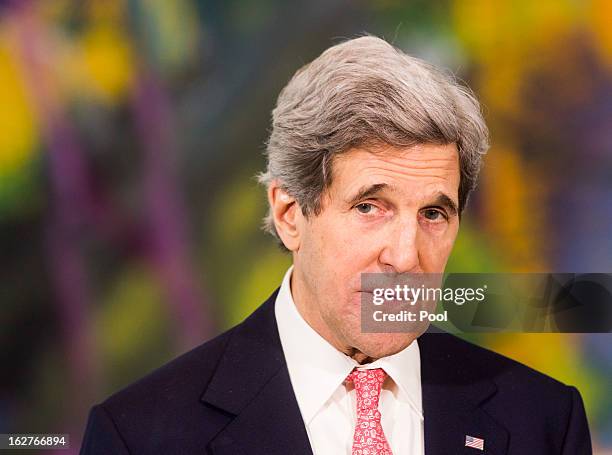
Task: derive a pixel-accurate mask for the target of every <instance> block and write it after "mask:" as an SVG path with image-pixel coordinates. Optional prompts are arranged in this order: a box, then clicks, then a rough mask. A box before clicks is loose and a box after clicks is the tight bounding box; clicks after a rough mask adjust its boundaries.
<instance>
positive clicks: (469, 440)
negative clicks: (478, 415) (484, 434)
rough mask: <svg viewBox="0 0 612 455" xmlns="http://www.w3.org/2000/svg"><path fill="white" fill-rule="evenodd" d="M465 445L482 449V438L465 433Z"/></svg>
mask: <svg viewBox="0 0 612 455" xmlns="http://www.w3.org/2000/svg"><path fill="white" fill-rule="evenodd" d="M465 446H466V447H472V448H474V449H478V450H484V439H481V438H475V437H474V436H469V435H467V434H466V435H465Z"/></svg>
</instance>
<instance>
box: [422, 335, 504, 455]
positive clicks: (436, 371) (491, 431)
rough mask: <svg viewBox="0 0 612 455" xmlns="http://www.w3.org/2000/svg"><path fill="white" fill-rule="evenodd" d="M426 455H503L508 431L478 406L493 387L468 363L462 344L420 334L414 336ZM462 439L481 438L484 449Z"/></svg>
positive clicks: (448, 339) (446, 338) (481, 367)
mask: <svg viewBox="0 0 612 455" xmlns="http://www.w3.org/2000/svg"><path fill="white" fill-rule="evenodd" d="M418 343H419V349H420V352H421V384H422V391H423V414H424V419H425V421H424V422H425V423H424V436H425V454H426V455H447V454H449V453H452V454H466V455H469V454H471V455H478V454H490V455H503V454H505V453H506V452H507V446H508V432H507V430H506V429H505V428H504V427H503V426H501V425H499V424H498V423H497V422H496V421H495V420H493V419H492V418H491V417H490V416H489V415H488V414H487V412H486V411H485V409H484V408H483V407H482V405H483V404H484V402H485V401H486V400H487V399H488V398H490V397H492V396H493V395H494V394H495V393H496V391H497V387H496V386H495V383H493V382H492V381H491V380H489V379H487V378H485V377H483V376H481V375H480V374H479V372H481V371H482V369H483V368H487V366H486V365H470V363H469V353H467V352H463V353H462V352H460V350H461V347H462V346H463V343H462V342H460V341H458V340H454V339H453V337H451V336H450V335H448V334H442V333H425V334H423V335H422V336H421V337H420V338H419V341H418ZM466 436H472V437H475V438H479V439H483V440H484V450H482V451H481V450H479V449H476V448H472V447H465V440H466Z"/></svg>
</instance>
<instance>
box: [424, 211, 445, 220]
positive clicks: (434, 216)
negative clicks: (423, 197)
mask: <svg viewBox="0 0 612 455" xmlns="http://www.w3.org/2000/svg"><path fill="white" fill-rule="evenodd" d="M423 216H424V217H425V218H427V219H428V220H429V221H442V219H446V216H445V215H444V213H442V212H440V211H439V210H437V209H425V210H423Z"/></svg>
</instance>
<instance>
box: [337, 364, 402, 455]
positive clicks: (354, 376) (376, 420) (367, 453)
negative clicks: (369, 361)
mask: <svg viewBox="0 0 612 455" xmlns="http://www.w3.org/2000/svg"><path fill="white" fill-rule="evenodd" d="M385 377H387V373H385V370H383V369H382V368H376V369H371V370H358V369H354V370H353V371H352V372H351V373H350V374H349V375H348V377H347V378H346V380H347V382H352V383H353V384H354V385H355V395H356V397H357V425H355V436H354V437H353V455H393V454H392V452H391V448H390V447H389V443H388V442H387V438H386V437H385V433H384V432H383V428H382V425H381V423H380V411H379V410H378V399H379V398H380V389H381V387H382V383H383V382H384V381H385Z"/></svg>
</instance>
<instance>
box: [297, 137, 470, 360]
mask: <svg viewBox="0 0 612 455" xmlns="http://www.w3.org/2000/svg"><path fill="white" fill-rule="evenodd" d="M458 189H459V161H458V153H457V149H456V146H455V145H454V144H449V145H435V144H420V145H416V146H413V147H407V148H394V147H391V146H381V147H378V148H377V149H376V150H375V151H374V152H373V151H368V150H365V149H352V150H350V151H348V152H346V153H344V154H342V155H339V156H338V157H337V158H335V159H334V161H333V179H332V184H331V186H330V188H328V190H327V191H326V192H325V193H324V195H323V196H322V199H321V204H322V211H321V213H320V214H319V215H310V216H309V217H308V218H305V217H303V216H302V215H301V211H299V210H297V211H296V215H295V217H296V227H297V232H298V233H299V240H298V241H297V243H296V246H295V247H294V248H293V249H292V250H293V256H294V273H293V277H292V284H291V286H292V292H293V294H294V299H295V301H296V305H297V306H298V309H299V311H300V313H301V314H302V316H303V317H304V318H305V319H306V321H307V322H308V323H309V324H310V325H311V326H312V327H313V328H314V329H315V330H316V331H317V332H318V333H319V334H320V335H321V336H323V338H325V339H327V340H328V341H329V342H330V343H332V344H333V345H334V346H335V347H336V348H338V349H340V350H342V351H343V352H345V353H347V354H349V355H353V356H355V358H356V359H357V360H358V361H362V360H363V359H366V358H367V357H371V358H379V357H384V356H387V355H391V354H394V353H396V352H399V351H400V350H402V349H404V348H405V347H406V346H408V345H409V344H410V343H411V342H412V341H413V340H414V338H415V337H416V335H415V334H410V333H361V330H360V327H361V324H360V315H361V313H360V302H361V289H360V288H361V274H362V273H375V272H385V273H405V272H410V273H441V272H443V271H444V268H445V266H446V262H447V260H448V257H449V255H450V252H451V249H452V247H453V244H454V242H455V238H456V236H457V231H458V228H459V216H458Z"/></svg>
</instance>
